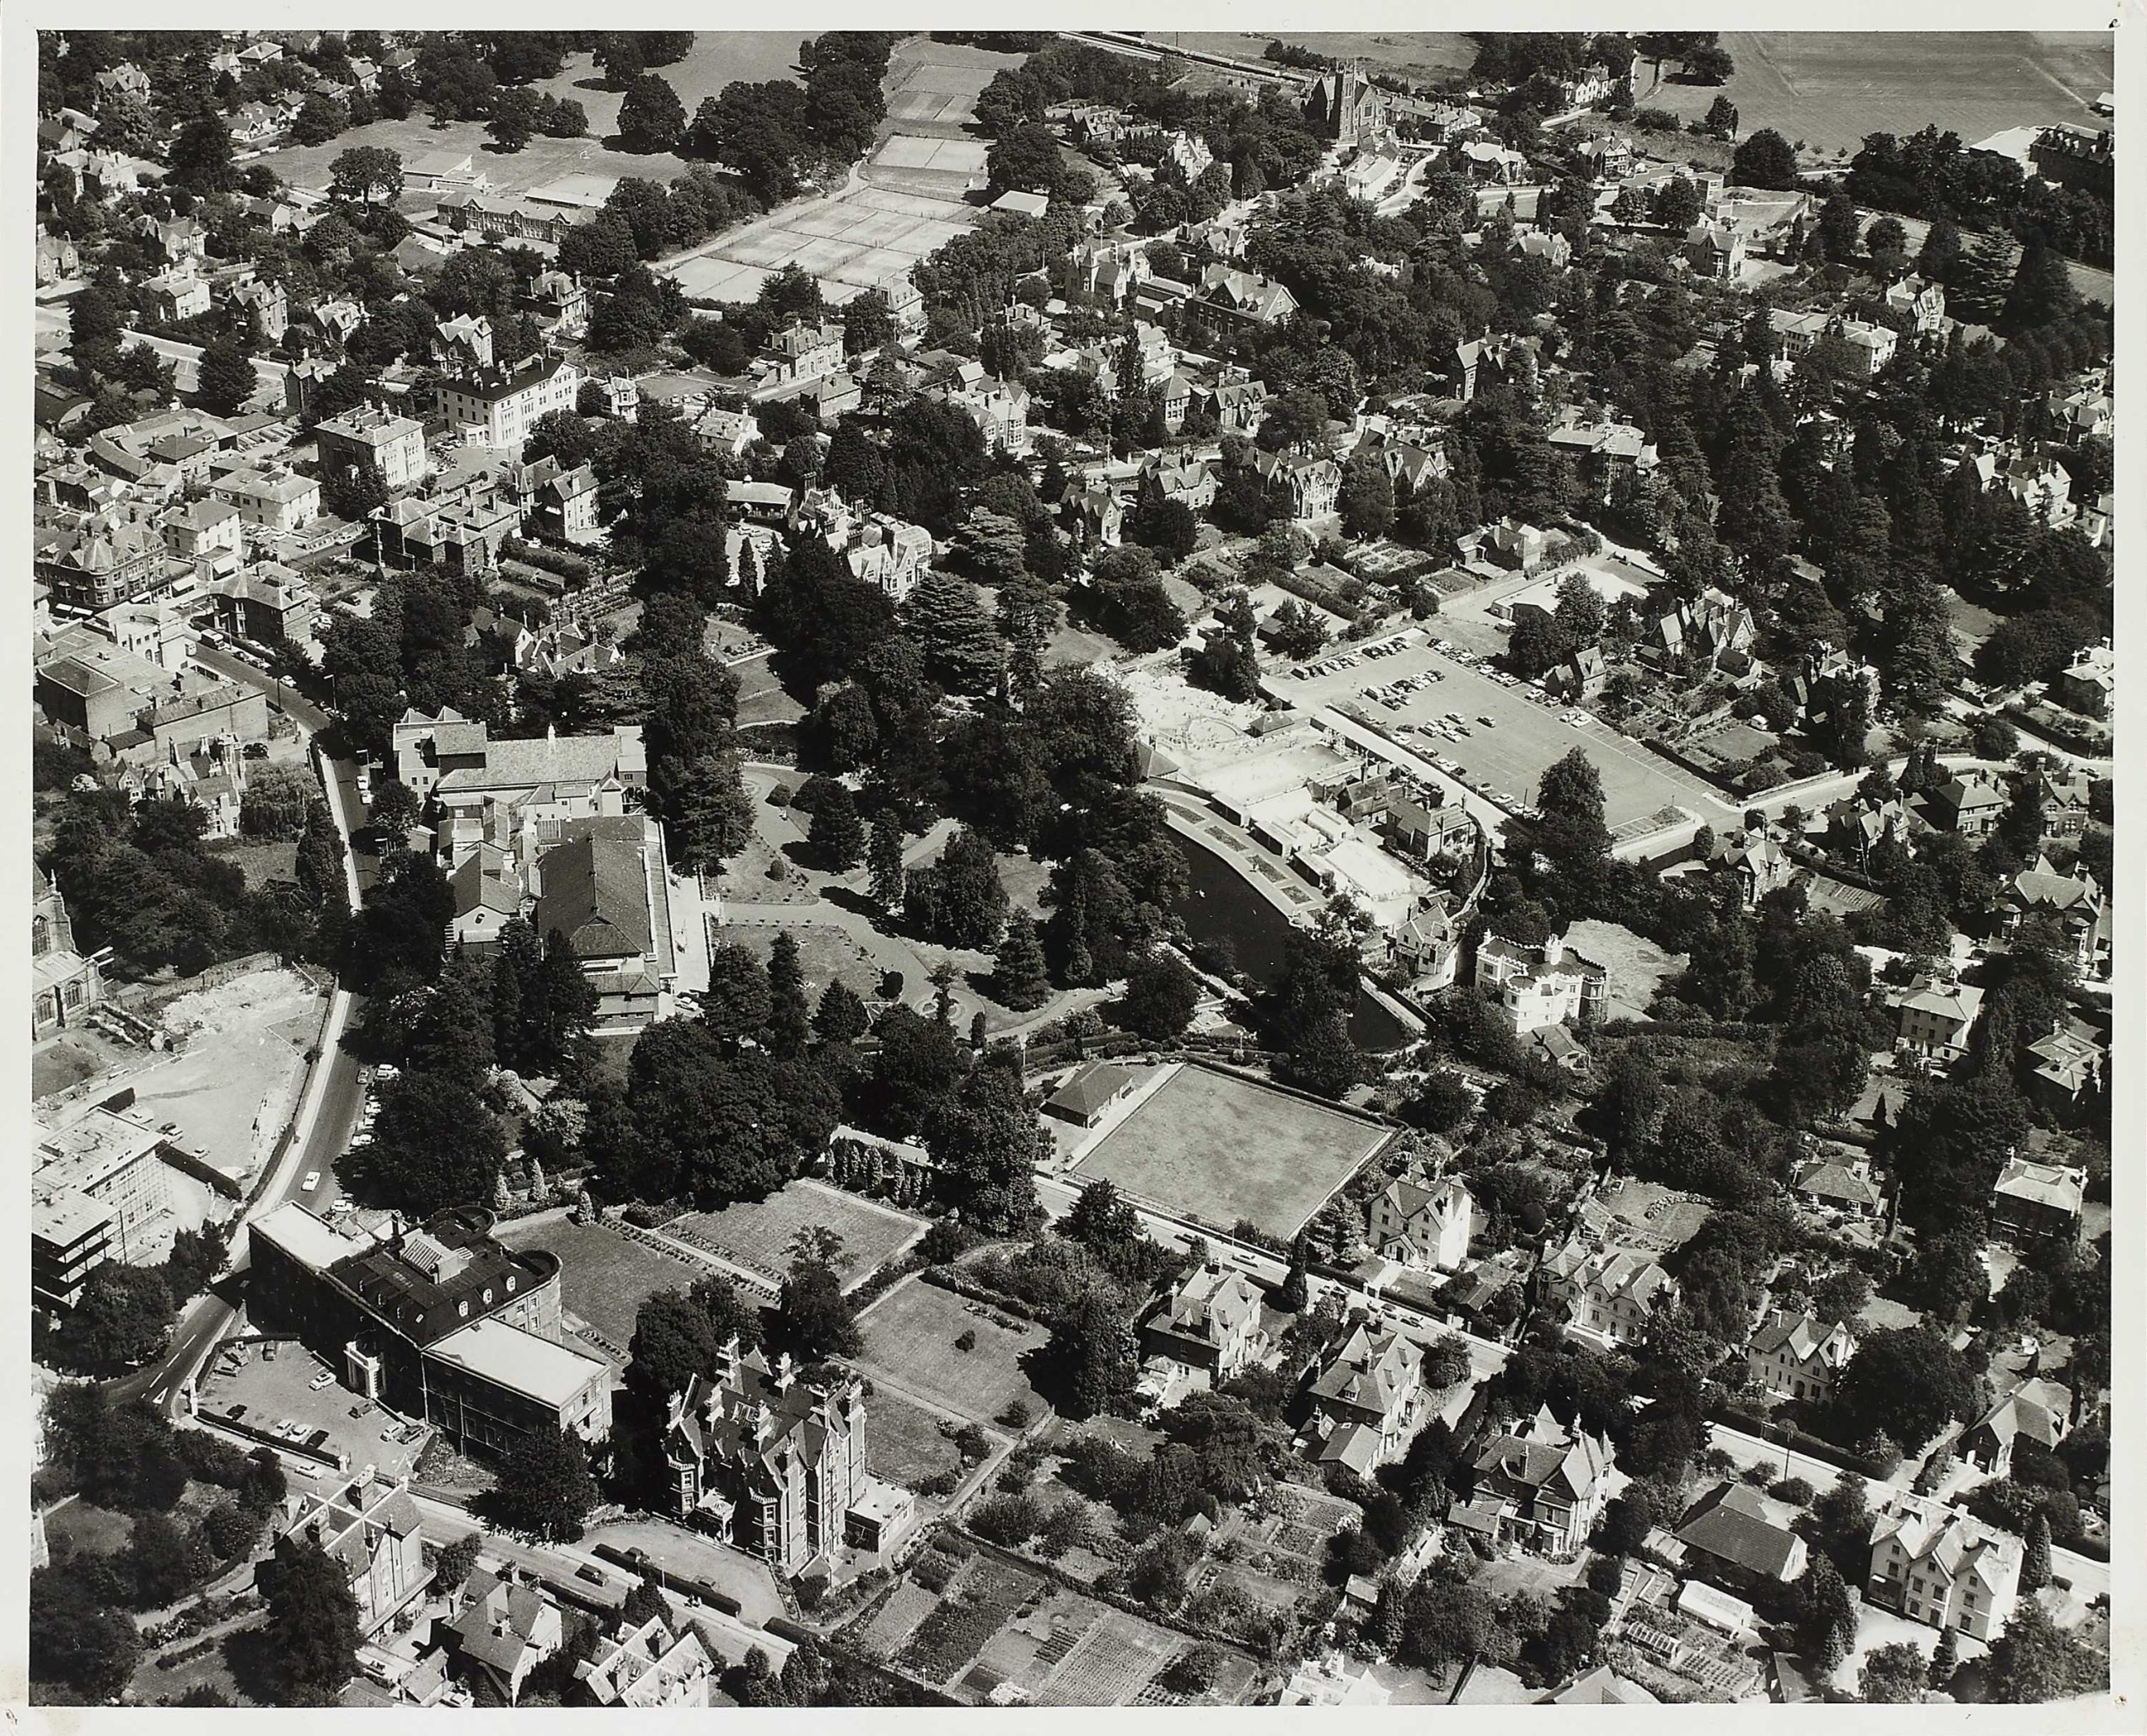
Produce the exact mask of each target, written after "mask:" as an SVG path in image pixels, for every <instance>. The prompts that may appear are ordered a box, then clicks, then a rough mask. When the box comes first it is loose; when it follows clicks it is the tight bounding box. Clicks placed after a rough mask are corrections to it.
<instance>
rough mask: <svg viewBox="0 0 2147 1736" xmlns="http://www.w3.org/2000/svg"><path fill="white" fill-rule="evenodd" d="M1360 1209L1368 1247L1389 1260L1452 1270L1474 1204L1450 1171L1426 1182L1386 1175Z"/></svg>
mask: <svg viewBox="0 0 2147 1736" xmlns="http://www.w3.org/2000/svg"><path fill="white" fill-rule="evenodd" d="M1474 1215H1475V1214H1474V1208H1473V1203H1472V1202H1471V1201H1470V1199H1469V1197H1468V1188H1467V1187H1464V1186H1463V1184H1462V1183H1461V1182H1460V1181H1457V1179H1455V1178H1454V1177H1452V1176H1443V1177H1441V1179H1440V1180H1438V1181H1434V1182H1432V1183H1431V1184H1430V1186H1428V1187H1425V1186H1423V1185H1420V1184H1419V1183H1417V1182H1415V1181H1409V1180H1406V1179H1398V1180H1396V1181H1391V1182H1389V1183H1388V1184H1387V1187H1386V1188H1385V1190H1384V1191H1383V1192H1381V1193H1379V1194H1378V1195H1377V1196H1376V1197H1375V1198H1373V1200H1372V1202H1371V1205H1370V1207H1369V1208H1367V1211H1366V1221H1367V1225H1368V1227H1369V1230H1370V1231H1371V1245H1372V1246H1373V1248H1374V1249H1376V1250H1377V1251H1378V1252H1379V1253H1380V1254H1381V1255H1382V1256H1385V1257H1386V1258H1387V1259H1389V1260H1398V1261H1400V1262H1402V1263H1403V1264H1404V1265H1405V1266H1418V1267H1427V1268H1429V1269H1430V1270H1431V1271H1434V1272H1452V1271H1455V1270H1457V1269H1458V1268H1459V1267H1460V1266H1461V1263H1462V1262H1463V1261H1464V1260H1466V1259H1467V1258H1468V1235H1469V1230H1470V1227H1471V1223H1472V1220H1473V1218H1474Z"/></svg>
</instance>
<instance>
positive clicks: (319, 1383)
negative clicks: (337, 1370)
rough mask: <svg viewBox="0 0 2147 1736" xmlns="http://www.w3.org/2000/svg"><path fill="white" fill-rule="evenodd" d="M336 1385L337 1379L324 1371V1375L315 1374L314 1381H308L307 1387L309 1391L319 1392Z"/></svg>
mask: <svg viewBox="0 0 2147 1736" xmlns="http://www.w3.org/2000/svg"><path fill="white" fill-rule="evenodd" d="M333 1385H335V1376H334V1375H333V1374H329V1373H327V1372H325V1370H324V1371H323V1372H322V1373H320V1374H315V1375H314V1377H313V1379H312V1380H309V1381H307V1382H306V1386H307V1389H308V1390H310V1391H313V1392H318V1391H319V1390H320V1389H321V1388H322V1387H324V1386H333Z"/></svg>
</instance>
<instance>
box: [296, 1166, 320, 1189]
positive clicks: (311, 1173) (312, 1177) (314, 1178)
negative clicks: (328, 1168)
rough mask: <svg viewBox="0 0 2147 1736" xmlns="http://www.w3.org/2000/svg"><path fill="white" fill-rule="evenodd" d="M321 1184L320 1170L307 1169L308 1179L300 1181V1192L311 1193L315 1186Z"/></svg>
mask: <svg viewBox="0 0 2147 1736" xmlns="http://www.w3.org/2000/svg"><path fill="white" fill-rule="evenodd" d="M319 1186H320V1171H319V1170H308V1171H306V1179H305V1180H304V1181H301V1182H299V1183H298V1192H301V1193H311V1192H313V1191H314V1188H316V1187H319Z"/></svg>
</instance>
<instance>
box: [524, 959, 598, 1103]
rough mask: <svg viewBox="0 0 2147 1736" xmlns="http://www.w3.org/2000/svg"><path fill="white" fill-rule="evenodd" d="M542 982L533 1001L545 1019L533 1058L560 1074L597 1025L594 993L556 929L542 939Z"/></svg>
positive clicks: (575, 1059)
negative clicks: (543, 948)
mask: <svg viewBox="0 0 2147 1736" xmlns="http://www.w3.org/2000/svg"><path fill="white" fill-rule="evenodd" d="M543 982H544V989H543V993H542V994H540V995H539V996H538V997H536V1001H537V1005H538V1006H539V1008H540V1009H541V1010H542V1015H543V1019H544V1023H543V1025H542V1026H541V1027H540V1034H541V1037H542V1042H541V1046H540V1047H539V1052H538V1053H537V1054H536V1055H535V1057H534V1059H536V1060H537V1061H538V1063H539V1064H541V1065H543V1066H545V1067H547V1068H549V1069H550V1070H551V1071H552V1072H553V1073H554V1074H562V1073H565V1072H566V1071H568V1070H569V1069H571V1068H572V1066H573V1065H574V1064H575V1063H576V1062H577V1060H579V1059H580V1058H581V1055H582V1050H583V1049H584V1048H585V1047H586V1046H587V1044H588V1036H589V1027H590V1026H593V1025H594V1024H595V1023H596V1015H597V992H596V988H595V985H594V984H593V983H591V982H590V981H589V978H588V973H587V972H585V971H583V970H582V962H581V961H580V960H579V959H578V958H577V957H576V956H574V948H573V946H572V943H571V942H570V941H569V940H567V938H566V935H564V934H562V933H561V931H560V930H557V929H554V930H552V931H551V932H550V934H549V935H546V936H545V967H544V977H543Z"/></svg>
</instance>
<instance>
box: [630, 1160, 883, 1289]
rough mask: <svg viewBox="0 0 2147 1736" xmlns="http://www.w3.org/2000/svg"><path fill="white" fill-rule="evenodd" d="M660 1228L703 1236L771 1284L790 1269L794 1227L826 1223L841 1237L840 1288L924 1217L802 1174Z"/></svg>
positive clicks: (875, 1265) (876, 1263) (861, 1275)
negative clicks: (762, 1193) (764, 1193)
mask: <svg viewBox="0 0 2147 1736" xmlns="http://www.w3.org/2000/svg"><path fill="white" fill-rule="evenodd" d="M665 1228H666V1229H667V1230H670V1231H671V1232H672V1233H674V1235H675V1234H684V1235H687V1236H688V1237H689V1238H690V1240H695V1241H696V1242H700V1243H705V1244H706V1245H707V1246H709V1247H710V1248H711V1249H713V1250H714V1251H716V1252H717V1253H719V1254H721V1255H722V1256H723V1257H724V1258H725V1259H727V1260H734V1261H736V1262H738V1264H739V1265H741V1266H743V1267H747V1268H748V1269H749V1270H751V1271H754V1272H758V1273H760V1274H762V1276H764V1277H765V1278H767V1279H768V1281H769V1282H770V1283H776V1284H780V1283H781V1282H782V1280H783V1274H784V1273H786V1272H787V1271H788V1270H789V1269H790V1244H791V1239H792V1237H793V1236H795V1235H797V1233H798V1231H800V1230H805V1229H811V1228H826V1229H829V1230H833V1231H834V1232H835V1234H836V1235H839V1236H840V1237H841V1238H842V1252H841V1253H840V1255H838V1256H836V1259H835V1273H836V1276H838V1277H839V1278H841V1280H842V1283H843V1288H844V1289H848V1288H849V1287H850V1286H851V1285H852V1284H855V1283H861V1282H862V1281H863V1280H864V1279H865V1278H868V1277H870V1276H871V1275H872V1273H875V1272H877V1271H878V1270H879V1268H880V1267H883V1266H884V1265H885V1264H886V1263H887V1262H888V1261H889V1260H892V1259H894V1257H895V1256H896V1255H898V1254H899V1253H900V1252H901V1251H903V1250H904V1248H906V1247H908V1246H910V1243H911V1242H913V1241H915V1240H916V1239H917V1238H918V1237H919V1236H921V1235H923V1234H924V1233H925V1226H924V1223H923V1220H922V1219H917V1218H913V1217H911V1216H910V1214H908V1213H907V1212H898V1211H896V1210H895V1209H894V1208H893V1207H892V1206H883V1205H881V1204H879V1203H878V1202H877V1201H873V1200H868V1199H861V1198H858V1196H857V1195H856V1194H854V1193H845V1192H842V1191H841V1190H840V1188H835V1187H825V1186H824V1185H823V1184H821V1183H820V1182H818V1181H792V1182H791V1183H790V1184H789V1185H788V1186H786V1187H782V1188H781V1189H779V1190H778V1191H777V1192H774V1193H771V1194H770V1195H769V1196H768V1198H765V1199H762V1200H754V1201H751V1202H746V1201H743V1200H741V1201H739V1202H738V1203H736V1204H734V1205H727V1206H725V1207H724V1208H723V1209H722V1211H720V1212H688V1213H687V1214H685V1215H684V1216H683V1217H680V1218H675V1219H673V1220H672V1221H671V1222H670V1223H669V1224H667V1225H666V1226H665Z"/></svg>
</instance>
